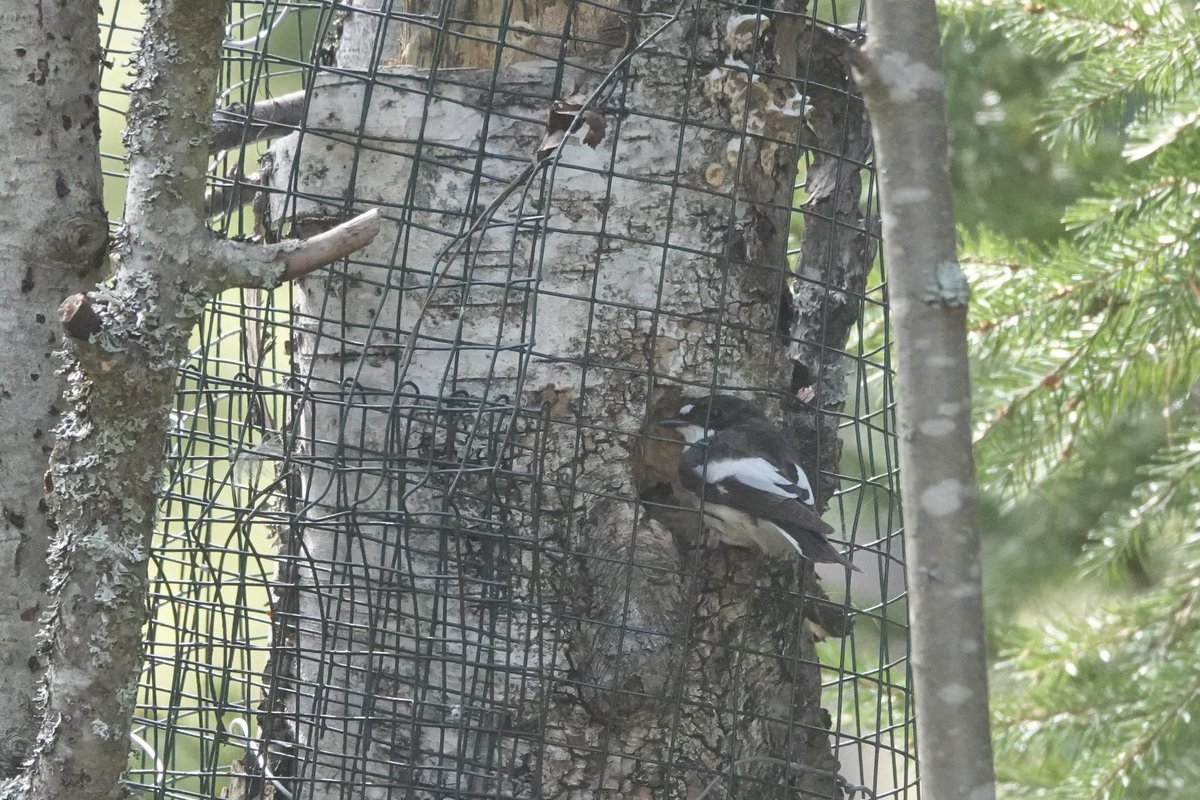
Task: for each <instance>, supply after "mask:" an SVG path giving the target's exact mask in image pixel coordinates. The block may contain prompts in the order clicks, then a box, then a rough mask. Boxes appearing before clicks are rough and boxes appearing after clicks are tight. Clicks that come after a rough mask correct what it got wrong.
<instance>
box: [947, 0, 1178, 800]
mask: <svg viewBox="0 0 1200 800" xmlns="http://www.w3.org/2000/svg"><path fill="white" fill-rule="evenodd" d="M946 6H947V8H948V9H949V10H952V13H953V19H954V22H953V23H952V24H951V25H950V26H949V28H950V32H949V35H948V39H947V42H948V55H947V64H948V65H950V68H952V66H953V64H954V63H955V59H956V58H960V57H961V54H956V53H955V52H953V47H954V46H955V42H956V41H957V40H956V37H959V38H961V39H962V40H963V41H968V42H978V43H982V44H983V45H986V46H988V47H998V45H996V44H995V43H996V42H997V41H999V42H1004V43H1007V44H1006V45H1005V47H1009V46H1011V47H1013V48H1015V50H1016V52H1012V51H1009V52H1008V53H1007V54H1006V55H1005V58H1006V59H1007V60H1008V61H1009V62H1010V63H1017V64H1020V63H1025V62H1024V61H1023V59H1032V60H1033V62H1034V64H1035V66H1033V67H1030V68H1029V70H1030V71H1029V72H1028V73H1027V74H1029V75H1032V76H1035V77H1036V78H1038V79H1039V80H1030V81H1029V82H1028V89H1029V90H1030V91H1031V92H1033V93H1035V94H1037V95H1038V97H1037V101H1036V110H1035V111H1030V112H1028V113H1026V110H1027V108H1028V107H1032V106H1033V103H1032V102H1031V101H1030V100H1029V99H1028V98H1026V99H1023V100H1021V101H1019V102H1015V103H1013V106H1014V108H1015V109H1016V112H1014V113H1018V114H1019V115H1021V116H1022V118H1023V119H1025V120H1027V121H1028V129H1029V130H1031V131H1034V132H1035V133H1036V134H1037V135H1038V136H1039V137H1040V138H1041V141H1042V142H1044V144H1045V147H1044V149H1043V150H1041V151H1040V153H1041V155H1040V156H1039V159H1040V158H1043V157H1045V158H1050V157H1054V158H1056V159H1058V160H1059V162H1060V163H1061V164H1063V165H1064V168H1065V169H1066V170H1067V172H1068V173H1071V174H1074V175H1075V176H1076V177H1078V176H1080V175H1089V176H1091V177H1097V173H1096V172H1095V167H1096V166H1097V165H1102V166H1103V177H1102V178H1101V179H1099V180H1093V181H1092V185H1091V187H1090V188H1089V189H1088V190H1087V192H1086V196H1084V197H1081V198H1080V199H1078V200H1077V201H1075V202H1073V203H1071V204H1070V205H1069V206H1067V207H1065V208H1064V209H1063V211H1062V213H1061V214H1056V218H1061V220H1062V223H1061V225H1062V227H1061V228H1060V233H1059V235H1058V236H1055V235H1045V232H1044V231H1043V230H1042V229H1041V228H1040V227H1038V226H1036V225H1035V224H1032V223H1030V222H1029V221H1028V220H1022V219H1020V218H1019V217H1016V218H1009V219H1006V218H1003V217H1002V215H1003V213H1004V209H1005V198H1006V197H1007V196H1006V195H1005V193H1004V190H997V197H999V203H998V204H996V203H992V202H991V200H992V190H991V188H990V187H988V186H984V187H983V188H982V189H980V188H979V187H975V186H971V185H969V184H968V183H966V182H963V181H959V182H958V183H957V184H956V185H957V186H958V190H959V192H960V193H967V194H969V195H971V196H970V197H969V198H968V199H967V200H966V201H964V200H962V199H960V200H959V201H958V205H959V208H960V209H961V208H963V207H968V208H969V207H971V206H970V205H969V204H970V203H974V204H975V206H976V207H978V208H981V209H992V210H993V211H998V212H999V216H998V217H997V218H996V219H990V218H988V217H987V216H986V214H981V215H980V216H979V217H978V218H975V219H972V218H970V217H969V216H968V217H967V222H968V227H969V230H970V234H969V235H968V237H967V241H966V242H965V246H964V248H963V249H964V252H965V253H966V255H965V256H964V259H963V260H964V263H965V265H966V266H967V268H968V270H969V271H970V273H971V275H972V281H973V287H974V308H973V315H972V318H971V322H970V325H971V336H972V343H973V348H974V356H975V364H974V377H975V386H976V409H975V410H976V420H977V425H978V428H977V460H978V468H979V477H980V481H981V487H982V489H983V491H984V495H985V498H984V499H985V522H986V523H987V524H988V526H989V528H991V529H992V531H993V535H991V536H990V537H989V538H988V540H987V541H986V542H985V547H986V555H987V565H988V576H987V598H988V603H989V612H990V619H991V621H992V623H993V624H992V629H993V630H992V633H993V644H994V646H995V648H996V649H997V651H998V652H999V653H1001V654H1002V655H1001V657H1000V659H999V660H998V662H997V664H996V669H995V672H994V676H993V687H994V692H993V694H994V703H995V731H996V746H997V747H996V750H997V766H998V774H999V777H1000V780H1001V786H1002V795H1004V796H1008V797H1013V798H1114V799H1116V798H1175V797H1178V798H1185V797H1194V796H1200V789H1198V788H1197V787H1198V786H1200V774H1198V773H1200V761H1197V759H1196V758H1195V757H1194V753H1195V752H1197V748H1198V747H1200V729H1198V728H1197V726H1196V725H1194V724H1193V716H1194V715H1195V714H1197V713H1198V712H1200V680H1198V678H1200V668H1197V666H1196V653H1197V652H1198V651H1200V625H1198V624H1197V622H1198V621H1197V613H1198V609H1200V522H1198V520H1200V346H1198V344H1200V343H1198V341H1197V338H1198V337H1197V333H1196V332H1197V331H1198V330H1200V270H1198V269H1197V254H1196V252H1195V250H1194V244H1193V243H1194V242H1196V241H1198V240H1200V236H1198V234H1200V212H1197V210H1196V209H1197V207H1198V206H1197V194H1198V189H1200V124H1198V123H1200V79H1198V75H1200V73H1198V72H1197V65H1198V64H1200V15H1198V13H1197V12H1198V9H1197V4H1196V3H1194V2H1167V1H1166V0H1151V1H1150V2H1142V3H1135V4H1128V3H1116V2H1108V1H1102V0H1054V2H1045V3H1033V2H1026V3H1022V2H987V0H958V2H953V3H947V4H946ZM976 49H978V48H976ZM985 49H986V48H985ZM955 80H956V79H955V78H954V77H953V76H952V77H951V79H950V87H951V91H952V92H953V91H954V89H955ZM950 110H951V117H952V120H953V119H954V113H955V104H954V99H953V98H952V101H951V104H950ZM976 121H978V118H977V119H976ZM952 125H953V123H952ZM978 139H979V140H981V141H982V143H983V146H987V145H988V144H989V143H990V141H991V140H990V139H989V138H988V135H987V133H986V132H985V133H981V134H980V135H979V137H978ZM959 144H960V146H962V147H965V149H966V150H967V151H968V153H970V152H971V151H972V149H973V148H974V146H975V142H974V141H973V140H972V139H971V138H970V136H963V137H961V138H960V139H959ZM1026 144H1027V142H1024V140H1022V146H1025V145H1026ZM995 152H1003V151H1001V150H997V151H995ZM993 154H994V153H993ZM975 155H976V156H978V155H979V153H978V152H977V153H975ZM1008 155H1009V156H1010V157H1009V159H1008V161H1007V162H1002V163H1005V164H1006V165H1005V166H1004V167H998V166H994V165H993V166H992V167H991V169H993V170H996V169H1005V168H1011V170H1012V175H1013V180H1015V181H1017V182H1018V183H1020V184H1021V185H1023V186H1024V187H1025V188H1026V189H1030V188H1032V189H1033V192H1032V193H1031V195H1030V197H1029V202H1030V204H1031V205H1032V206H1035V207H1037V208H1038V209H1040V210H1045V209H1046V208H1049V207H1052V206H1053V201H1054V200H1055V199H1057V198H1059V197H1061V196H1062V191H1060V190H1063V189H1069V188H1070V187H1069V186H1067V185H1066V184H1053V183H1050V184H1047V186H1046V189H1047V191H1046V192H1044V193H1043V194H1042V196H1040V197H1039V196H1036V195H1037V187H1036V185H1033V184H1032V183H1030V181H1029V178H1030V176H1031V175H1032V174H1034V173H1031V172H1030V170H1029V164H1030V163H1031V162H1030V160H1029V159H1027V158H1024V157H1023V152H1022V151H1021V150H1020V149H1019V148H1012V149H1010V150H1009V151H1008ZM981 158H982V157H981ZM1096 158H1099V159H1100V160H1098V161H1096V160H1093V159H1096ZM956 160H957V163H959V164H960V165H961V164H963V163H966V162H965V161H964V156H962V155H958V156H956ZM1032 163H1035V164H1040V163H1042V162H1041V161H1040V160H1037V159H1035V160H1034V162H1032ZM1049 172H1050V174H1053V173H1054V169H1053V168H1052V169H1051V170H1050V171H1049ZM968 174H969V173H968ZM989 180H994V176H989Z"/></svg>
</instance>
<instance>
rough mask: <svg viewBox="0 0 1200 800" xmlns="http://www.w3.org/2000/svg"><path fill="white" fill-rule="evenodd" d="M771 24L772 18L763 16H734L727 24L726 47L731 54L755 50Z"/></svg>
mask: <svg viewBox="0 0 1200 800" xmlns="http://www.w3.org/2000/svg"><path fill="white" fill-rule="evenodd" d="M770 24H771V20H770V18H768V17H766V16H764V15H762V14H734V15H733V16H731V17H730V18H729V21H728V22H726V23H725V46H726V47H728V48H729V52H731V53H742V52H747V51H751V50H754V49H755V48H756V47H757V46H758V39H759V37H760V36H762V35H763V34H764V33H766V31H767V28H768V26H770Z"/></svg>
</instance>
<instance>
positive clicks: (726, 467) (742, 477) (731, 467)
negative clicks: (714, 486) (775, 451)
mask: <svg viewBox="0 0 1200 800" xmlns="http://www.w3.org/2000/svg"><path fill="white" fill-rule="evenodd" d="M693 471H694V472H695V473H696V474H697V475H699V476H700V477H702V478H704V480H705V482H706V483H710V484H711V483H720V482H721V481H723V480H725V479H726V478H733V479H735V480H737V481H738V482H739V483H743V484H745V485H746V486H749V487H751V488H753V489H758V490H759V491H760V492H767V493H769V494H773V495H775V496H777V497H790V498H792V499H793V500H796V499H800V497H799V496H798V495H797V494H796V493H795V492H791V491H788V490H787V489H786V488H785V487H787V486H790V485H791V483H792V482H791V481H790V480H788V479H787V478H786V477H785V476H784V475H783V474H781V473H780V472H779V470H777V469H775V467H774V466H772V464H771V462H769V461H767V460H766V459H765V458H730V459H727V460H725V461H717V462H715V463H709V464H707V465H699V464H698V465H696V466H695V467H693ZM796 474H797V478H796V485H797V486H799V487H800V488H801V489H803V490H804V491H805V492H807V493H808V496H807V497H804V498H803V502H805V503H807V504H808V505H810V506H811V505H813V491H812V485H811V484H810V483H809V482H808V476H807V475H805V474H804V470H802V469H800V467H799V466H797V467H796Z"/></svg>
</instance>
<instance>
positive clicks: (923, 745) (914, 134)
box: [858, 0, 995, 800]
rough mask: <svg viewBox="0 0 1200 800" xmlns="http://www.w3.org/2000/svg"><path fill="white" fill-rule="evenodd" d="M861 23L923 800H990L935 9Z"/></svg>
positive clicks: (872, 5)
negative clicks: (889, 328) (884, 276)
mask: <svg viewBox="0 0 1200 800" xmlns="http://www.w3.org/2000/svg"><path fill="white" fill-rule="evenodd" d="M867 11H868V23H869V24H868V29H869V30H870V31H871V33H872V38H871V40H870V43H869V44H868V46H867V47H866V48H865V50H864V51H863V52H862V55H861V58H860V59H859V60H858V69H859V82H860V84H861V85H862V88H863V94H864V97H865V99H866V101H867V107H868V109H869V111H870V113H871V121H872V125H873V127H874V129H875V147H876V159H877V164H878V167H879V176H880V194H881V200H882V202H883V206H884V214H883V231H884V255H885V256H886V258H887V266H888V275H889V285H890V287H891V303H892V324H893V325H894V328H895V333H896V343H897V391H896V399H897V406H898V419H899V427H900V478H901V492H902V496H903V498H904V499H905V501H906V502H905V506H904V510H905V515H904V516H905V533H906V535H905V550H906V554H907V558H906V571H907V574H908V594H909V632H910V637H911V641H912V645H911V658H912V670H913V682H914V691H915V694H916V707H917V739H918V742H919V746H920V751H921V786H922V789H923V794H922V796H923V797H926V798H927V800H990V799H991V798H992V797H994V795H995V777H994V774H993V772H992V751H991V738H990V735H989V725H988V702H987V660H986V649H985V642H984V629H983V603H982V589H981V570H980V563H979V520H978V515H977V509H976V503H977V498H976V489H975V480H974V464H973V459H972V453H971V391H970V381H969V374H968V361H967V336H966V311H967V281H966V277H965V276H964V274H963V272H962V270H961V269H960V267H959V265H958V261H957V257H956V252H955V231H954V218H953V210H952V207H951V196H950V173H949V158H948V145H947V134H946V124H945V106H944V98H943V82H942V69H941V52H940V48H939V43H938V35H939V28H938V20H937V12H936V8H935V4H934V2H933V0H920V1H919V2H911V3H903V4H901V3H895V2H890V1H889V0H869V2H868V4H867Z"/></svg>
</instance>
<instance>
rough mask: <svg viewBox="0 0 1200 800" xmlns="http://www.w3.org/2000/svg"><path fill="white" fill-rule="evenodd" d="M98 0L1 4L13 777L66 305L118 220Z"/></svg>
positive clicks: (2, 531)
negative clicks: (108, 210) (104, 167)
mask: <svg viewBox="0 0 1200 800" xmlns="http://www.w3.org/2000/svg"><path fill="white" fill-rule="evenodd" d="M96 11H97V4H96V3H87V2H80V3H68V4H63V3H48V4H41V3H5V4H3V6H2V7H0V41H2V42H3V46H2V48H0V49H2V50H3V52H4V58H3V59H0V109H3V112H2V113H0V149H3V151H4V158H3V162H4V180H3V182H2V184H0V196H2V197H3V205H4V208H5V209H7V212H6V214H5V221H4V224H3V225H0V253H3V254H4V261H3V266H2V268H0V275H2V277H3V279H2V280H0V338H2V339H3V341H4V352H5V356H4V359H3V363H2V365H0V563H2V564H3V566H2V567H0V574H3V580H2V581H0V780H2V779H3V778H5V777H11V776H12V775H13V774H15V772H16V770H17V768H18V766H19V764H20V762H21V759H22V758H24V757H25V756H26V755H27V754H28V752H29V749H30V747H31V745H32V743H33V741H34V738H35V736H36V733H37V729H38V719H37V716H36V714H35V689H36V686H37V682H38V680H39V679H40V677H41V672H42V666H43V664H42V659H41V656H40V655H39V652H38V644H37V641H36V634H37V631H38V623H39V621H40V620H41V618H42V615H43V614H44V613H45V611H46V610H47V606H48V602H47V598H48V595H47V588H48V587H47V582H48V576H49V570H48V567H47V565H46V553H47V551H48V550H49V543H50V538H51V527H52V526H51V521H50V518H49V516H48V514H47V506H46V502H45V491H44V490H43V488H42V475H43V473H44V472H45V471H46V463H47V461H48V456H49V453H50V448H51V446H52V444H53V435H52V431H53V430H54V426H55V424H57V422H58V416H59V414H61V413H62V409H63V401H62V392H63V388H64V386H65V385H66V381H65V379H64V378H63V377H62V376H60V375H59V374H58V368H59V366H60V365H59V361H58V359H57V358H55V357H54V351H55V350H56V349H58V348H59V347H61V346H62V342H61V333H60V330H59V327H58V320H57V314H58V304H59V303H60V302H61V301H62V299H63V298H64V297H66V296H67V295H68V294H70V293H71V292H73V291H78V290H79V289H80V288H82V287H86V286H88V285H89V284H91V283H94V282H95V280H96V278H97V276H98V273H99V267H100V264H101V262H102V260H103V257H104V252H105V242H106V240H107V237H108V223H107V220H106V219H105V216H104V208H103V201H102V195H101V186H100V183H101V182H100V159H99V150H98V148H97V140H98V136H99V125H98V123H99V105H98V93H99V82H100V70H99V66H100V38H99V34H98V32H97V28H96Z"/></svg>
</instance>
